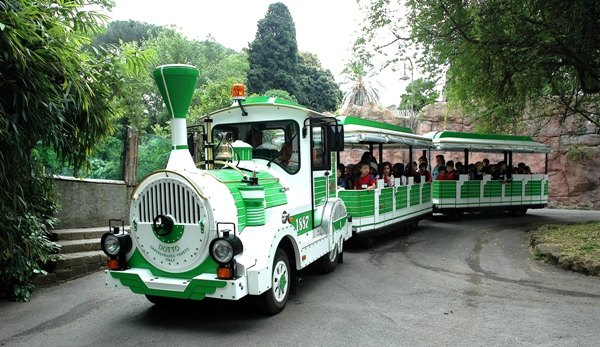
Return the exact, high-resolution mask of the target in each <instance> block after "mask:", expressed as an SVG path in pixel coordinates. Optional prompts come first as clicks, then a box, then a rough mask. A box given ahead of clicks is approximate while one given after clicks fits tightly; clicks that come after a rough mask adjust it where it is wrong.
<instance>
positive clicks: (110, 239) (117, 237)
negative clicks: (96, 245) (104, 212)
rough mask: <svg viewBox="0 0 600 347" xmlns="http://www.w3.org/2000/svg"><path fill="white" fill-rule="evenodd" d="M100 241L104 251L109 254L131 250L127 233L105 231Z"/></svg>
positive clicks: (114, 254)
mask: <svg viewBox="0 0 600 347" xmlns="http://www.w3.org/2000/svg"><path fill="white" fill-rule="evenodd" d="M100 243H101V245H102V250H103V251H104V253H106V255H109V256H116V255H119V254H124V253H127V252H129V251H130V250H131V237H130V236H129V234H111V233H106V234H104V235H102V239H101V240H100Z"/></svg>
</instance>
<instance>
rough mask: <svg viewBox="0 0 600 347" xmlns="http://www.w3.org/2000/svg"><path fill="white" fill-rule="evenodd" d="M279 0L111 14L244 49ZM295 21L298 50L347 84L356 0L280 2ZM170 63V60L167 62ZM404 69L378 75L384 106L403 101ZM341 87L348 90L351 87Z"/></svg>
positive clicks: (166, 5) (133, 0) (179, 4)
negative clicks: (345, 76) (346, 67)
mask: <svg viewBox="0 0 600 347" xmlns="http://www.w3.org/2000/svg"><path fill="white" fill-rule="evenodd" d="M276 1H277V0H246V1H240V0H229V1H218V0H196V1H190V0H187V1H184V0H169V1H166V0H143V1H142V0H116V7H115V8H113V10H112V11H111V12H109V13H107V15H108V16H109V17H111V20H129V19H132V20H136V21H139V22H146V23H149V24H154V25H161V26H169V25H171V24H174V25H176V26H177V27H178V28H180V31H181V32H182V33H183V34H184V35H185V36H187V37H188V38H189V39H198V40H204V39H205V38H206V36H207V35H208V34H210V35H212V36H213V37H214V38H215V40H216V41H217V42H218V43H220V44H222V45H223V46H225V47H227V48H231V49H234V50H236V51H238V52H239V51H241V50H242V48H244V47H247V46H248V43H249V42H252V41H253V40H254V37H255V35H256V29H257V22H258V21H259V20H260V19H262V18H263V17H264V16H265V14H266V12H267V9H268V7H269V4H271V3H273V2H276ZM279 1H280V2H282V3H284V4H285V5H286V6H287V7H288V9H289V10H290V13H291V15H292V18H293V19H294V23H295V25H296V40H297V42H298V49H299V50H301V51H306V52H310V53H314V54H316V55H317V56H318V57H319V59H320V60H321V65H322V66H323V68H325V69H329V70H330V71H331V73H332V74H333V76H334V77H335V79H336V81H337V82H338V83H339V82H342V81H343V76H341V72H342V70H343V68H344V64H346V63H347V62H348V60H350V59H351V57H352V52H351V47H352V43H353V42H354V39H355V38H356V37H357V32H358V30H359V29H360V25H361V21H362V13H361V11H360V10H359V7H358V4H357V3H356V0H279ZM164 63H165V64H167V63H168V62H164ZM401 75H402V72H392V71H391V70H389V71H383V72H380V73H379V75H378V76H377V80H378V81H379V82H380V83H381V84H382V86H377V88H378V89H379V91H380V94H381V95H380V97H381V100H380V101H381V104H382V105H383V106H389V105H392V104H394V105H398V103H399V100H400V95H401V94H402V93H404V89H405V87H406V85H407V84H408V83H407V82H403V81H400V80H399V78H400V76H401ZM340 88H341V89H342V90H345V89H346V88H347V86H346V85H341V86H340Z"/></svg>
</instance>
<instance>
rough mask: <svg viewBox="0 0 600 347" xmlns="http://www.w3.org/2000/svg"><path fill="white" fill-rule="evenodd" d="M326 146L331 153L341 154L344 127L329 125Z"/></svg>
mask: <svg viewBox="0 0 600 347" xmlns="http://www.w3.org/2000/svg"><path fill="white" fill-rule="evenodd" d="M327 144H328V147H329V150H330V151H332V152H341V151H343V150H344V126H343V125H330V126H329V127H328V128H327Z"/></svg>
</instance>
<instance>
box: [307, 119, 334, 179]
mask: <svg viewBox="0 0 600 347" xmlns="http://www.w3.org/2000/svg"><path fill="white" fill-rule="evenodd" d="M326 134H327V133H326V128H325V127H321V126H314V127H313V128H312V139H311V148H312V162H313V165H312V166H313V170H329V165H330V163H329V160H327V159H328V155H327V153H328V151H326V150H325V148H326V147H325V145H326V143H325V135H326Z"/></svg>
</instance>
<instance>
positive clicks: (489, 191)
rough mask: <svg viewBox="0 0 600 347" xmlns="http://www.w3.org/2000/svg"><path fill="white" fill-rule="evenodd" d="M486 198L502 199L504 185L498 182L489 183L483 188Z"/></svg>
mask: <svg viewBox="0 0 600 347" xmlns="http://www.w3.org/2000/svg"><path fill="white" fill-rule="evenodd" d="M483 197H484V198H501V197H502V183H500V182H498V181H488V182H487V183H486V184H485V186H484V187H483Z"/></svg>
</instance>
